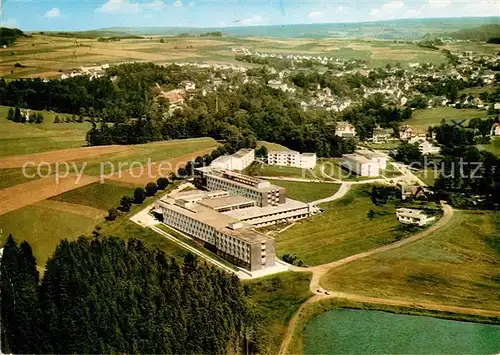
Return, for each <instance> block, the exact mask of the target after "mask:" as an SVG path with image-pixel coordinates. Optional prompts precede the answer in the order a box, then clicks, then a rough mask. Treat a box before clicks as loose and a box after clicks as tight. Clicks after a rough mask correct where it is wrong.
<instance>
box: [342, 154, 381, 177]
mask: <svg viewBox="0 0 500 355" xmlns="http://www.w3.org/2000/svg"><path fill="white" fill-rule="evenodd" d="M342 166H343V167H344V168H346V169H348V170H349V171H351V172H353V173H355V174H356V175H359V176H371V177H375V176H379V175H380V165H379V163H378V162H377V161H376V160H372V159H369V158H367V157H365V156H364V155H361V154H357V153H354V154H343V155H342Z"/></svg>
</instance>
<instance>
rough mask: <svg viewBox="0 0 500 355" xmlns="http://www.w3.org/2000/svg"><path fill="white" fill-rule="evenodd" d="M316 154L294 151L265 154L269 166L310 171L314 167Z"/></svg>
mask: <svg viewBox="0 0 500 355" xmlns="http://www.w3.org/2000/svg"><path fill="white" fill-rule="evenodd" d="M316 160H317V157H316V153H302V154H301V153H299V152H296V151H294V150H284V151H270V152H268V153H267V163H268V164H269V165H279V166H292V167H295V168H303V169H312V168H314V167H315V166H316Z"/></svg>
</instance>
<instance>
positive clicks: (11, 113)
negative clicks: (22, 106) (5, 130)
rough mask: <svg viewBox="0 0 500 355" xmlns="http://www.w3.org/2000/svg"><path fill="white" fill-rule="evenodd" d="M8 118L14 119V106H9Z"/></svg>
mask: <svg viewBox="0 0 500 355" xmlns="http://www.w3.org/2000/svg"><path fill="white" fill-rule="evenodd" d="M7 119H8V120H9V121H13V120H14V109H13V108H12V107H11V108H9V112H8V113H7Z"/></svg>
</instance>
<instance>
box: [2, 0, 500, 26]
mask: <svg viewBox="0 0 500 355" xmlns="http://www.w3.org/2000/svg"><path fill="white" fill-rule="evenodd" d="M0 1H1V0H0ZM3 2H4V8H3V10H4V11H3V16H2V25H3V26H7V27H18V28H21V29H23V30H32V31H33V30H64V31H69V30H70V31H74V30H87V29H97V28H104V27H228V26H249V25H281V24H302V23H338V22H359V21H376V20H387V19H399V18H431V17H471V16H480V17H482V16H500V0H496V1H492V0H476V1H474V0H469V1H464V0H427V1H424V0H392V1H384V0H371V1H366V0H365V1H363V0H357V1H356V0H355V1H350V2H348V1H335V0H317V1H307V0H306V1H299V0H293V1H291V0H267V1H266V0H259V1H254V0H232V1H231V0H229V1H226V0H218V1H217V0H166V1H162V0H53V1H50V0H3Z"/></svg>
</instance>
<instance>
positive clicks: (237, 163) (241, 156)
mask: <svg viewBox="0 0 500 355" xmlns="http://www.w3.org/2000/svg"><path fill="white" fill-rule="evenodd" d="M254 160H255V150H253V149H249V148H245V149H240V150H238V151H237V152H236V153H234V154H233V155H222V156H220V157H218V158H217V159H215V160H214V161H212V164H210V166H211V167H212V168H216V169H221V170H238V171H242V170H244V169H245V168H246V167H248V166H249V165H250V164H252V162H253V161H254Z"/></svg>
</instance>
